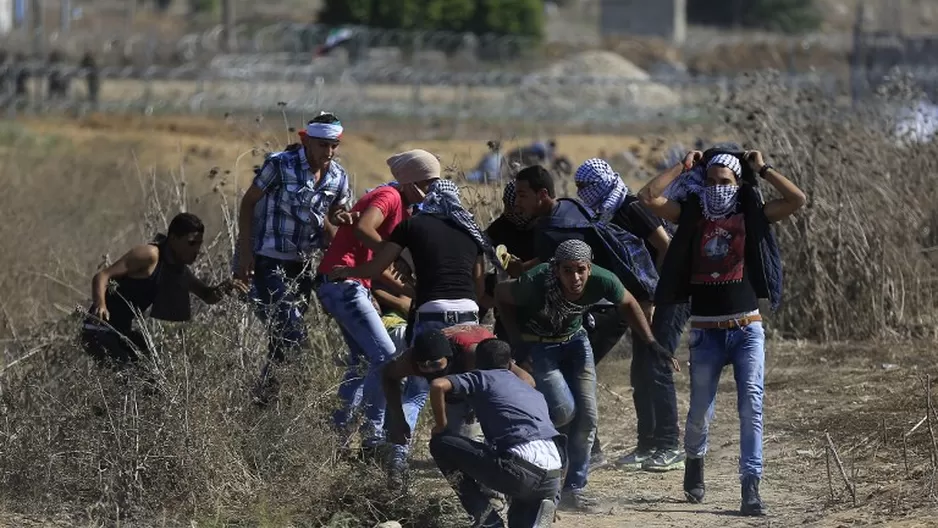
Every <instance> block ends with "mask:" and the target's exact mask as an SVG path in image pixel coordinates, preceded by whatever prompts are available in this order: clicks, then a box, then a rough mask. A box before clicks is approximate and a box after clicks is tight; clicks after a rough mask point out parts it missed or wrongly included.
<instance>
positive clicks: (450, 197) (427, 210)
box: [420, 179, 505, 273]
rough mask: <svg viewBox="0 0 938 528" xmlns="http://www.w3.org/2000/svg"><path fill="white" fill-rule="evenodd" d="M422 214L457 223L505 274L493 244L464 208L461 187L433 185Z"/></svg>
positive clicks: (440, 182)
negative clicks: (460, 193)
mask: <svg viewBox="0 0 938 528" xmlns="http://www.w3.org/2000/svg"><path fill="white" fill-rule="evenodd" d="M420 213H421V214H432V215H437V216H442V217H445V218H448V219H450V220H452V221H453V222H456V224H457V225H458V226H459V227H460V228H462V229H463V231H465V232H466V233H468V234H469V236H471V237H472V238H473V240H475V241H476V244H479V247H481V248H482V251H483V252H484V253H485V255H486V257H488V258H489V260H490V261H491V262H492V265H494V266H495V269H496V270H498V271H499V273H504V271H505V268H504V267H503V266H502V263H501V261H500V260H499V259H498V256H496V255H495V248H493V247H492V243H491V242H489V239H488V237H486V236H485V234H484V233H483V232H482V230H481V229H479V226H478V225H477V224H476V222H475V219H474V218H473V216H472V213H470V212H469V211H467V210H466V209H465V208H463V206H462V201H460V199H459V187H457V186H456V184H455V183H453V182H451V181H450V180H443V179H440V180H436V181H434V182H433V183H431V184H430V188H429V189H427V195H426V197H424V199H423V202H421V204H420Z"/></svg>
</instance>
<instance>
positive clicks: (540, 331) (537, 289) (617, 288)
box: [511, 264, 625, 338]
mask: <svg viewBox="0 0 938 528" xmlns="http://www.w3.org/2000/svg"><path fill="white" fill-rule="evenodd" d="M551 273H552V271H551V269H550V264H539V265H537V266H535V267H533V268H531V269H530V270H528V271H527V273H525V274H523V275H521V276H520V277H519V278H518V280H517V281H516V282H515V283H514V284H512V288H511V295H512V297H513V298H514V301H515V304H516V305H517V307H516V310H517V322H518V325H519V326H520V327H521V332H522V333H525V334H532V335H536V336H539V337H556V338H562V337H567V336H570V335H573V334H574V333H575V332H576V331H577V330H579V329H580V328H581V327H582V326H583V312H584V311H586V308H587V307H589V306H591V305H593V304H596V303H597V302H599V301H601V300H602V299H606V300H607V301H610V302H613V303H616V304H618V303H619V301H620V300H622V297H623V296H624V295H625V286H623V285H622V282H621V281H620V280H619V278H618V277H616V276H615V274H613V273H612V272H611V271H609V270H607V269H605V268H601V267H599V266H597V265H596V264H593V267H592V272H591V273H590V276H589V279H587V280H586V287H585V288H584V289H583V296H582V297H580V298H579V299H577V300H576V301H573V302H574V304H577V305H580V306H582V307H583V309H582V310H580V311H579V312H577V313H575V314H570V315H568V316H567V317H565V318H564V319H563V321H562V322H561V324H560V326H559V327H555V326H554V325H552V324H551V322H550V318H549V317H548V315H547V312H546V311H545V308H546V300H547V288H546V287H545V285H544V283H545V281H546V280H547V278H548V276H549V275H550V274H551Z"/></svg>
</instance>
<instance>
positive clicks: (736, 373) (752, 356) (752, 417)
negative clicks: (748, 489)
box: [684, 322, 765, 478]
mask: <svg viewBox="0 0 938 528" xmlns="http://www.w3.org/2000/svg"><path fill="white" fill-rule="evenodd" d="M690 332H691V333H690V383H691V387H690V409H689V410H688V412H687V425H686V426H685V431H684V450H685V451H686V452H687V456H688V457H691V458H700V457H703V456H704V455H706V454H707V444H708V438H707V433H708V431H709V428H710V422H711V421H712V420H713V413H714V403H715V402H716V395H717V386H718V385H719V383H720V373H721V372H722V370H723V367H724V366H726V365H727V364H732V365H733V377H734V378H735V379H736V404H737V407H738V410H739V450H740V457H739V473H740V477H747V476H756V477H760V478H761V476H762V397H763V377H764V372H765V332H764V330H763V328H762V323H761V322H755V323H750V324H748V325H746V326H744V327H742V328H734V329H730V330H721V329H714V330H711V329H705V330H704V329H698V328H692V329H691V331H690Z"/></svg>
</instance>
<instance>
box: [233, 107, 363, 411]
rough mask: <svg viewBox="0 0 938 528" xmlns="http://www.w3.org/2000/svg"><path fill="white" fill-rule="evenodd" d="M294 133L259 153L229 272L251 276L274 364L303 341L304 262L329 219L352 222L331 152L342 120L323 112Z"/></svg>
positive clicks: (325, 237)
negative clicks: (276, 148) (278, 147)
mask: <svg viewBox="0 0 938 528" xmlns="http://www.w3.org/2000/svg"><path fill="white" fill-rule="evenodd" d="M299 135H300V143H299V144H293V145H290V146H288V147H287V148H286V149H285V150H284V151H282V152H277V153H275V154H271V155H270V156H268V157H267V158H266V159H265V160H264V164H263V165H262V166H261V168H260V169H259V170H258V171H257V173H256V176H255V177H254V181H253V183H252V185H251V187H250V188H248V190H247V192H245V194H244V197H243V198H242V199H241V208H240V211H239V215H238V245H237V248H236V251H237V253H236V257H235V259H236V263H235V275H236V276H237V277H238V278H239V279H241V280H244V281H251V280H252V279H253V285H254V290H255V292H254V293H255V295H254V297H255V299H254V300H255V301H256V302H257V303H258V311H257V312H258V317H260V318H261V320H263V321H265V322H266V323H268V324H269V334H270V336H269V345H268V360H269V361H274V362H278V363H279V362H281V361H283V360H284V359H285V358H286V352H287V351H288V350H291V349H295V348H296V347H298V346H301V345H302V344H303V343H305V342H306V332H305V329H304V325H303V315H304V314H305V313H306V310H307V308H308V306H309V302H308V301H309V297H310V295H311V294H312V290H313V275H312V273H310V269H309V266H308V265H307V262H308V261H309V260H310V258H311V257H312V256H313V253H314V252H315V251H317V250H321V249H323V248H325V247H326V246H327V245H328V243H329V241H330V240H331V239H332V236H333V235H334V233H335V230H336V229H337V226H339V225H345V224H350V223H352V221H353V216H352V215H351V214H350V213H349V212H348V209H349V206H350V205H351V200H352V193H351V189H350V187H349V181H348V175H347V174H346V172H345V169H343V168H342V166H341V165H339V164H338V162H336V161H335V160H334V159H333V157H334V156H335V152H336V149H337V148H338V146H339V141H340V140H341V138H342V123H341V122H340V121H339V120H338V118H336V117H335V116H334V115H332V114H329V113H325V112H323V113H322V114H320V115H319V116H317V117H315V118H314V119H312V120H311V121H310V122H309V124H307V126H306V129H305V130H303V131H301V132H300V134H299ZM268 367H269V363H268V364H265V366H264V370H263V372H262V375H261V379H260V381H259V384H258V386H257V387H256V388H255V394H254V396H255V399H256V400H257V401H258V402H261V403H262V402H264V401H266V399H267V397H268V395H267V394H266V393H267V392H268V389H271V388H273V386H275V383H274V382H273V381H272V379H271V378H270V377H269V373H268Z"/></svg>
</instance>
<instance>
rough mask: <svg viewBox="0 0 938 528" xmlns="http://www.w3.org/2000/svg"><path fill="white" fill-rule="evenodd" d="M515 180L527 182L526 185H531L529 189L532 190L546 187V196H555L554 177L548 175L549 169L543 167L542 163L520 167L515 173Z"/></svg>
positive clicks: (535, 190) (536, 190)
mask: <svg viewBox="0 0 938 528" xmlns="http://www.w3.org/2000/svg"><path fill="white" fill-rule="evenodd" d="M515 181H519V182H520V181H526V182H528V186H529V187H531V190H533V191H534V192H538V191H540V190H541V189H547V196H550V197H551V198H553V197H554V196H556V193H555V192H554V177H553V176H551V175H550V171H548V170H547V169H545V168H544V166H543V165H531V166H530V167H525V168H523V169H521V170H520V171H518V174H516V175H515Z"/></svg>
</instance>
